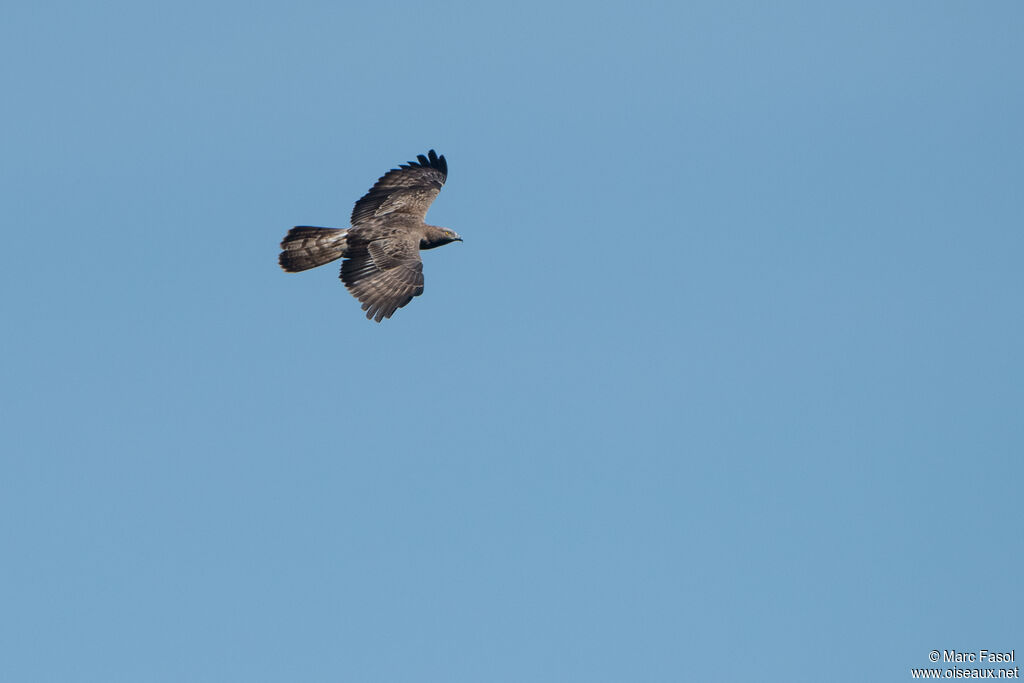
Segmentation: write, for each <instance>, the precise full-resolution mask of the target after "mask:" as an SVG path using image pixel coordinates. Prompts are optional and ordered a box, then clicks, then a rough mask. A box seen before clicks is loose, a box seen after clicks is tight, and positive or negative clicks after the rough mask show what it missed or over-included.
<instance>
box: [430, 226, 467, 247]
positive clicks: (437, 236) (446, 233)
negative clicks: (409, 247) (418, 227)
mask: <svg viewBox="0 0 1024 683" xmlns="http://www.w3.org/2000/svg"><path fill="white" fill-rule="evenodd" d="M428 227H429V228H430V229H429V230H427V233H426V234H425V235H424V236H423V239H421V240H420V249H433V248H434V247H443V246H444V245H446V244H449V243H451V242H461V241H462V238H461V237H459V233H457V232H455V231H454V230H449V229H448V228H442V227H440V226H437V225H431V226H428Z"/></svg>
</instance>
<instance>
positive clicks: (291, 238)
mask: <svg viewBox="0 0 1024 683" xmlns="http://www.w3.org/2000/svg"><path fill="white" fill-rule="evenodd" d="M347 233H348V230H342V229H338V228H314V227H312V226H308V225H299V226H296V227H294V228H292V229H291V230H289V231H288V234H287V235H285V237H284V240H282V241H281V255H280V256H279V257H278V259H277V262H278V263H280V264H281V267H282V268H283V269H285V270H286V271H288V272H289V273H298V272H299V271H302V270H309V269H310V268H316V267H317V266H322V265H324V264H325V263H330V262H331V261H333V260H335V259H339V258H341V257H342V256H344V255H345V250H346V249H347V248H348V243H347V241H346V239H345V236H346V234H347Z"/></svg>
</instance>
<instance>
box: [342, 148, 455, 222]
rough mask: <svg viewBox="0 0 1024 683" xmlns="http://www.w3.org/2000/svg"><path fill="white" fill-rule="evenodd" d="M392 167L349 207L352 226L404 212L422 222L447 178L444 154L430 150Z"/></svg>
mask: <svg viewBox="0 0 1024 683" xmlns="http://www.w3.org/2000/svg"><path fill="white" fill-rule="evenodd" d="M416 158H417V160H418V161H410V162H408V163H406V164H402V165H401V166H400V167H398V168H393V169H391V170H390V171H388V172H387V173H385V174H384V175H383V176H381V177H380V179H378V180H377V182H376V183H375V184H374V186H373V187H371V188H370V191H369V192H367V193H366V194H365V195H363V197H362V198H361V199H360V200H359V201H357V202H356V205H355V207H353V208H352V225H353V226H356V227H358V226H359V225H360V224H362V223H365V222H366V221H368V220H370V219H372V218H375V217H382V216H386V215H389V214H405V215H408V216H411V217H413V218H416V219H417V220H419V221H422V220H423V219H424V218H425V217H426V215H427V209H429V208H430V205H431V203H433V201H434V198H435V197H437V194H438V193H439V192H440V191H441V186H442V185H444V181H445V180H446V179H447V178H448V162H447V161H445V158H444V155H441V156H438V155H437V152H435V151H434V150H430V151H429V152H428V153H427V156H423V155H422V154H420V155H417V157H416Z"/></svg>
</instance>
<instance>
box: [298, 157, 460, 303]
mask: <svg viewBox="0 0 1024 683" xmlns="http://www.w3.org/2000/svg"><path fill="white" fill-rule="evenodd" d="M416 159H417V160H416V161H410V162H408V163H406V164H402V165H401V166H400V167H398V168H393V169H391V170H390V171H388V172H387V173H385V174H384V175H383V176H381V177H380V179H379V180H378V181H377V182H376V184H374V186H373V187H371V188H370V191H369V192H367V193H366V194H365V195H363V197H362V199H360V200H359V201H358V202H356V205H355V207H353V209H352V219H351V224H352V226H351V227H349V228H315V227H312V226H308V225H299V226H296V227H294V228H292V229H291V230H289V231H288V234H287V235H285V238H284V240H283V241H282V242H281V255H280V256H279V257H278V263H280V264H281V267H282V268H284V269H285V270H286V271H287V272H289V273H298V272H300V271H303V270H309V269H310V268H315V267H317V266H322V265H324V264H325V263H330V262H331V261H334V260H336V259H339V258H341V257H345V260H344V261H342V263H341V281H342V282H344V283H345V287H347V288H348V291H349V292H351V293H352V296H354V297H355V298H357V299H359V301H360V302H361V303H362V304H363V310H364V311H366V318H367V319H368V320H376V321H377V322H380V321H381V320H383V319H384V318H390V317H391V316H392V314H393V313H394V312H395V311H397V310H398V309H399V308H401V307H402V306H405V305H406V304H407V303H409V302H410V301H412V298H413V297H414V296H419V295H420V294H422V293H423V261H421V260H420V250H421V249H433V248H434V247H440V246H443V245H445V244H448V243H449V242H456V241H458V242H461V241H462V238H461V237H459V236H458V235H457V234H456V233H455V231H453V230H449V229H448V228H442V227H439V226H436V225H427V224H426V223H425V222H424V220H423V219H424V218H426V215H427V209H429V208H430V204H431V203H432V202H433V201H434V198H435V197H437V195H438V193H439V192H440V191H441V186H442V185H444V181H445V179H446V178H447V177H448V162H447V161H445V159H444V156H443V155H442V156H438V155H437V153H436V152H434V150H430V151H429V152H427V155H426V156H424V155H422V154H420V155H418V156H417V157H416Z"/></svg>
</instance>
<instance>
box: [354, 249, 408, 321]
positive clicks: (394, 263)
mask: <svg viewBox="0 0 1024 683" xmlns="http://www.w3.org/2000/svg"><path fill="white" fill-rule="evenodd" d="M419 246H420V245H419V238H418V237H416V236H413V235H409V234H407V233H395V234H392V235H390V236H388V237H383V238H381V239H377V240H374V241H372V242H366V243H363V244H359V245H358V246H356V247H355V248H353V249H352V250H351V251H350V252H349V253H348V254H346V258H345V260H344V261H343V262H342V264H341V280H342V282H344V283H345V287H347V288H348V291H350V292H351V293H352V296H354V297H355V298H357V299H359V301H360V302H362V304H363V310H364V311H366V318H367V320H376V321H377V322H380V321H381V320H383V319H384V318H390V317H391V315H392V314H393V313H394V312H395V311H397V310H398V309H399V308H401V307H402V306H405V305H406V304H407V303H409V302H410V301H412V298H413V297H414V296H419V295H420V294H422V293H423V262H422V261H421V260H420V249H419Z"/></svg>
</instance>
